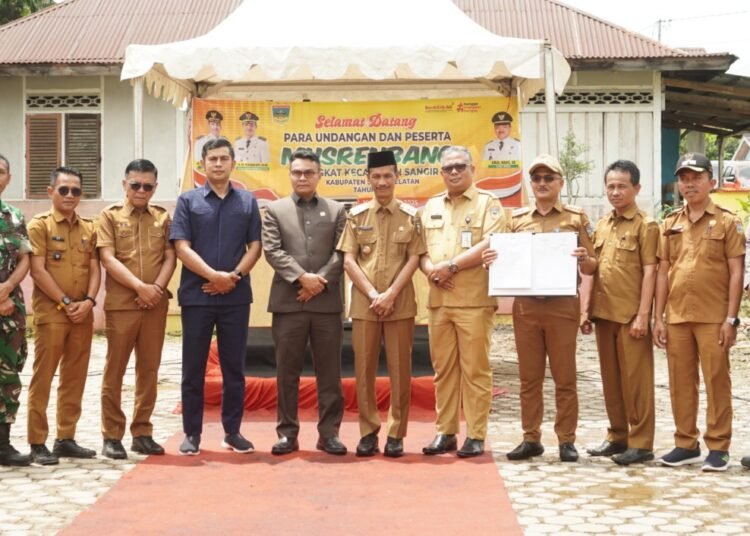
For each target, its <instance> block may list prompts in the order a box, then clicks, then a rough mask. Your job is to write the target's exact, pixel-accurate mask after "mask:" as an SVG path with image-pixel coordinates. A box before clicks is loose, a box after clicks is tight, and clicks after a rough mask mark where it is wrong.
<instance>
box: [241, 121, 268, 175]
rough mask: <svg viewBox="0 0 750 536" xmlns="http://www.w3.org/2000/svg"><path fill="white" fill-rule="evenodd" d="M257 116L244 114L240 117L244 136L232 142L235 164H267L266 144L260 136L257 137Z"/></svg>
mask: <svg viewBox="0 0 750 536" xmlns="http://www.w3.org/2000/svg"><path fill="white" fill-rule="evenodd" d="M258 119H259V118H258V116H257V115H255V114H254V113H253V112H245V113H244V114H242V115H241V116H240V121H242V130H244V131H245V135H244V136H243V137H241V138H237V139H236V140H234V151H235V153H236V154H237V162H251V163H253V164H268V160H269V159H270V158H269V154H268V142H267V141H266V139H265V138H264V137H262V136H257V135H256V134H257V132H256V130H257V128H258Z"/></svg>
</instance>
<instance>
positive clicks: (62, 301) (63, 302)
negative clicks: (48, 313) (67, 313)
mask: <svg viewBox="0 0 750 536" xmlns="http://www.w3.org/2000/svg"><path fill="white" fill-rule="evenodd" d="M72 302H73V300H71V299H70V298H68V297H67V296H63V297H62V298H60V303H58V304H57V310H58V311H62V310H63V309H65V308H66V307H67V306H68V305H70V304H71V303H72Z"/></svg>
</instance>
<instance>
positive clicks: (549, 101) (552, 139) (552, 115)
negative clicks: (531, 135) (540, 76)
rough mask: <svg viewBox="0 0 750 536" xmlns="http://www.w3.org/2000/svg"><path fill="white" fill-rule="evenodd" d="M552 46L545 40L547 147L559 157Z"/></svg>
mask: <svg viewBox="0 0 750 536" xmlns="http://www.w3.org/2000/svg"><path fill="white" fill-rule="evenodd" d="M554 61H555V60H554V56H553V55H552V45H551V44H550V42H549V40H547V39H545V40H544V103H545V105H546V107H547V145H548V146H549V154H551V155H552V156H554V157H555V158H557V157H558V154H559V151H558V148H557V112H556V106H555V65H554V63H553V62H554Z"/></svg>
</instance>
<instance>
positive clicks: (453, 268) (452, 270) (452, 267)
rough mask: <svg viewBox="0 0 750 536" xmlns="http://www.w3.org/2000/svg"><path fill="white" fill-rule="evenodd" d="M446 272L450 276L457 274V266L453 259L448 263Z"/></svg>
mask: <svg viewBox="0 0 750 536" xmlns="http://www.w3.org/2000/svg"><path fill="white" fill-rule="evenodd" d="M448 271H449V272H450V273H452V274H455V273H456V272H458V264H456V261H454V260H453V259H451V260H450V261H448Z"/></svg>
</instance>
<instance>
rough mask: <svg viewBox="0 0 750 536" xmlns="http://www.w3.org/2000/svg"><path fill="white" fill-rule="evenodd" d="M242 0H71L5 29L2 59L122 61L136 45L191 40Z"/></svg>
mask: <svg viewBox="0 0 750 536" xmlns="http://www.w3.org/2000/svg"><path fill="white" fill-rule="evenodd" d="M241 2H242V0H211V1H208V2H207V1H206V0H158V1H153V0H124V1H117V0H67V1H65V2H63V3H61V4H56V5H54V6H51V7H49V8H47V9H44V10H42V11H39V12H37V13H34V14H32V15H30V16H28V17H25V18H22V19H19V20H17V21H13V22H11V23H9V24H6V25H5V26H2V27H0V63H5V64H19V63H21V64H23V63H62V64H71V63H73V64H75V63H100V64H101V63H104V64H118V63H122V62H123V60H124V57H125V48H126V47H127V46H128V45H129V44H132V43H137V44H156V43H169V42H172V41H181V40H183V39H190V38H191V37H196V36H198V35H202V34H204V33H206V32H208V31H209V30H210V29H211V28H213V27H214V26H216V25H217V24H218V23H219V22H221V21H222V20H223V19H224V18H226V17H227V15H229V13H231V12H232V11H234V9H235V8H236V7H237V6H238V5H240V3H241Z"/></svg>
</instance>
